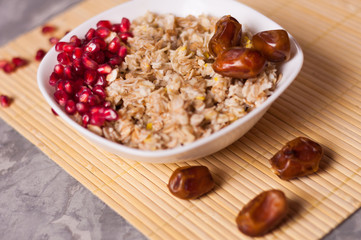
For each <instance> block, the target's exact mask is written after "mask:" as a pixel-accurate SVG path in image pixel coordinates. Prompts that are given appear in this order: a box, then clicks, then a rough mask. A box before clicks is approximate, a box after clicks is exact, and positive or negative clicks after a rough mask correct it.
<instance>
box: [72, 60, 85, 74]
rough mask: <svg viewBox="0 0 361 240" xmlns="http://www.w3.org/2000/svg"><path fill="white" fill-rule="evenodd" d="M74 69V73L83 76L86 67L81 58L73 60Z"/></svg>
mask: <svg viewBox="0 0 361 240" xmlns="http://www.w3.org/2000/svg"><path fill="white" fill-rule="evenodd" d="M73 69H74V73H75V74H76V75H77V76H83V74H84V67H83V62H82V60H81V59H78V58H77V59H74V60H73Z"/></svg>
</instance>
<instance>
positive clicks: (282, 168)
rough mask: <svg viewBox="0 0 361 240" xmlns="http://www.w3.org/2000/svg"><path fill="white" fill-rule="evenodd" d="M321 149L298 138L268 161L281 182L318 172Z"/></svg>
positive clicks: (306, 139) (317, 145)
mask: <svg viewBox="0 0 361 240" xmlns="http://www.w3.org/2000/svg"><path fill="white" fill-rule="evenodd" d="M322 156H323V149H322V147H321V146H320V145H319V144H318V143H316V142H314V141H312V140H310V139H308V138H305V137H298V138H296V139H294V140H292V141H290V142H288V143H286V145H285V146H284V147H283V148H282V149H281V150H280V151H278V152H277V153H276V154H275V155H274V156H273V157H272V158H271V160H270V163H271V165H272V170H273V172H274V173H276V174H277V175H278V176H279V177H280V178H281V179H283V180H290V179H292V178H296V177H301V176H305V175H309V174H311V173H314V172H316V171H317V170H318V166H319V163H320V160H321V158H322Z"/></svg>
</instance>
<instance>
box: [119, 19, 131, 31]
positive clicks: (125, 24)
mask: <svg viewBox="0 0 361 240" xmlns="http://www.w3.org/2000/svg"><path fill="white" fill-rule="evenodd" d="M129 29H130V21H129V19H128V18H124V17H123V18H122V21H121V23H120V31H121V32H128V31H129Z"/></svg>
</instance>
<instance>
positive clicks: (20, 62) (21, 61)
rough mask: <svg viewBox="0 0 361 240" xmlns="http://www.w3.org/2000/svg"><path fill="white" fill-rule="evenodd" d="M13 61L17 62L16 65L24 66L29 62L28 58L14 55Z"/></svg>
mask: <svg viewBox="0 0 361 240" xmlns="http://www.w3.org/2000/svg"><path fill="white" fill-rule="evenodd" d="M11 61H12V62H13V63H14V64H15V66H16V67H22V66H25V65H26V64H28V60H26V59H24V58H21V57H14V58H13V59H12V60H11Z"/></svg>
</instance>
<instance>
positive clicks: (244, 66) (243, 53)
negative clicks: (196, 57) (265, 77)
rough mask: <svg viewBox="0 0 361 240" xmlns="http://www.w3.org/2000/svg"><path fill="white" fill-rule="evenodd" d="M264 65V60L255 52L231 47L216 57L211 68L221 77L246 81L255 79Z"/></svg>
mask: <svg viewBox="0 0 361 240" xmlns="http://www.w3.org/2000/svg"><path fill="white" fill-rule="evenodd" d="M265 64H266V59H265V58H264V57H263V56H262V54H261V53H260V52H258V51H257V50H254V49H249V48H242V47H233V48H229V49H227V50H225V51H224V52H222V53H221V54H220V55H218V57H217V58H216V60H215V61H214V63H213V65H212V67H213V70H214V71H215V72H216V73H219V74H221V75H223V76H226V77H233V78H241V79H246V78H252V77H256V76H257V75H258V74H259V73H260V72H261V71H262V70H263V68H264V66H265Z"/></svg>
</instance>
